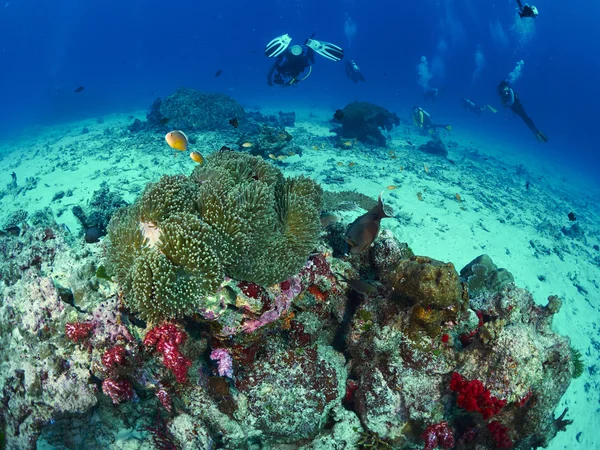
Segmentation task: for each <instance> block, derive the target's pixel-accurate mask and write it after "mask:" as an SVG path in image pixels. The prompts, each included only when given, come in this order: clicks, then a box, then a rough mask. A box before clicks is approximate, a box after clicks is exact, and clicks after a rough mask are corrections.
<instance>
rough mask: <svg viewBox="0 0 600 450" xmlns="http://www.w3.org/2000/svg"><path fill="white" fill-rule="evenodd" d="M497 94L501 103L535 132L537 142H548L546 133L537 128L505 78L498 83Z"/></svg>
mask: <svg viewBox="0 0 600 450" xmlns="http://www.w3.org/2000/svg"><path fill="white" fill-rule="evenodd" d="M498 95H499V96H500V99H501V100H502V105H504V107H505V108H510V110H511V111H512V112H513V113H515V114H516V115H517V116H519V117H520V118H521V119H523V122H525V125H527V126H528V127H529V129H530V130H531V131H533V134H535V138H536V139H537V140H538V142H548V138H547V137H546V135H545V134H544V133H542V132H541V131H540V130H538V129H537V127H536V126H535V124H534V123H533V120H532V119H531V117H529V115H528V114H527V113H526V112H525V108H524V107H523V104H522V103H521V99H520V98H519V96H518V95H517V94H516V93H515V91H513V89H512V88H511V87H510V84H509V82H508V81H506V80H505V81H501V82H500V84H499V85H498Z"/></svg>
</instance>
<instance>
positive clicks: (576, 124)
mask: <svg viewBox="0 0 600 450" xmlns="http://www.w3.org/2000/svg"><path fill="white" fill-rule="evenodd" d="M538 7H539V8H540V9H541V11H542V13H541V17H543V20H539V21H536V22H535V23H534V22H533V21H529V22H528V23H523V21H522V20H520V19H519V18H518V17H517V15H516V13H515V11H516V4H515V2H514V1H511V0H501V1H497V2H492V3H490V2H477V1H472V0H470V1H469V0H465V1H452V0H443V1H433V0H432V1H422V2H409V3H407V4H402V5H399V4H398V3H397V2H394V1H384V0H381V1H376V2H361V1H330V2H320V1H292V0H290V1H284V0H280V1H273V2H270V1H265V2H260V3H257V2H244V1H240V2H237V1H231V2H228V3H227V5H226V6H225V5H221V4H219V3H211V2H202V3H199V2H186V1H173V2H169V4H168V5H165V3H164V2H162V1H153V0H148V1H141V0H140V1H130V2H120V1H116V0H107V1H105V2H100V3H98V2H95V3H90V4H87V3H84V2H72V1H52V2H49V1H40V2H32V1H23V0H21V1H16V0H7V1H6V2H5V4H4V8H3V9H2V14H1V15H0V42H2V48H1V51H2V58H3V61H4V63H3V70H2V80H3V82H2V84H1V86H0V89H1V91H0V94H1V95H2V98H3V99H4V100H3V102H2V106H1V108H2V109H1V111H0V114H1V117H2V123H1V126H2V131H3V134H6V133H15V132H17V131H19V130H20V129H22V128H23V127H25V126H28V125H39V124H47V123H55V122H60V121H63V120H68V119H72V118H82V117H86V116H88V115H91V114H92V115H93V114H103V113H107V112H115V111H127V110H132V109H136V108H146V107H147V104H148V103H149V102H150V101H151V100H152V99H153V98H154V97H155V96H164V95H165V94H167V93H169V92H171V91H173V90H174V89H176V88H177V87H179V86H188V87H192V88H199V87H201V88H202V89H203V90H210V91H216V92H228V93H230V94H234V95H235V96H236V98H237V99H238V100H239V101H243V102H248V103H251V102H260V103H261V104H262V105H263V106H264V105H265V104H269V105H281V104H283V105H289V104H290V102H291V103H292V104H293V103H298V102H301V101H302V102H304V103H309V104H311V105H314V106H327V107H331V106H335V105H339V104H340V103H343V102H346V101H348V100H349V99H352V98H354V97H357V98H366V97H369V99H371V101H373V102H375V103H380V104H382V105H383V106H385V107H388V108H393V109H394V110H397V111H398V112H403V111H407V113H406V114H408V111H409V109H410V108H411V107H412V105H413V104H415V103H418V102H419V101H420V100H421V92H420V90H419V87H418V86H417V85H416V83H415V67H416V65H417V64H418V63H419V61H420V57H421V56H426V57H427V59H428V60H429V61H430V70H431V72H432V75H433V78H432V81H431V83H432V87H440V88H441V87H447V92H446V94H445V95H444V96H442V97H441V98H440V99H439V101H438V104H436V106H435V113H436V115H441V114H442V113H443V114H452V115H453V117H454V116H457V117H456V119H455V120H464V121H465V126H470V127H471V128H473V129H477V130H478V131H479V132H481V134H485V135H486V137H487V138H488V139H490V140H494V141H496V142H498V141H500V142H503V143H506V144H507V145H510V144H512V140H513V139H515V140H516V141H515V142H520V141H521V140H522V139H526V138H527V133H528V131H527V129H524V127H522V126H521V124H520V123H518V122H517V121H514V120H511V119H512V118H511V117H509V116H508V115H506V114H504V115H503V116H502V117H501V118H498V117H493V118H491V119H489V120H484V121H477V122H475V123H473V120H472V118H471V117H470V115H469V113H468V112H461V109H460V108H457V105H459V100H460V98H462V97H463V96H467V97H469V98H473V99H476V100H475V101H476V102H477V103H481V104H485V103H489V102H493V101H495V100H496V98H497V96H496V93H495V89H494V88H495V86H496V84H497V83H498V82H499V81H500V80H502V79H505V78H506V77H507V76H508V73H509V72H511V71H512V70H513V69H514V67H515V66H516V64H517V62H518V61H520V60H523V61H524V63H525V64H524V68H523V73H522V76H521V77H520V78H519V80H518V83H517V84H516V85H515V88H516V90H517V91H518V92H520V93H521V96H522V97H523V100H524V102H525V105H526V108H527V109H528V112H529V114H530V115H531V116H532V117H533V118H534V119H535V120H536V123H538V126H539V127H540V128H541V129H542V130H544V129H547V130H552V138H551V139H550V142H549V143H548V145H546V146H544V147H537V146H535V145H531V146H530V147H529V148H528V149H527V151H529V152H536V154H539V156H540V157H543V158H548V157H550V158H559V159H560V160H561V161H563V162H566V163H568V164H575V165H577V167H578V168H580V169H582V170H586V169H588V172H589V171H592V170H593V169H592V168H596V167H598V161H599V159H598V158H599V157H598V152H597V147H596V144H597V137H596V127H597V111H598V107H599V106H600V105H599V102H600V100H599V99H600V85H599V84H598V83H597V82H596V81H595V80H597V79H598V77H599V76H600V62H599V61H598V58H595V57H594V56H593V55H596V54H598V51H599V50H600V48H599V47H600V44H599V39H598V36H597V35H596V30H595V23H596V19H597V18H598V16H599V15H600V5H598V4H597V3H596V2H592V1H587V2H585V1H580V2H577V3H576V4H574V5H570V4H567V3H565V2H558V1H545V2H544V3H543V4H541V5H539V6H538ZM24 17H26V18H27V19H26V20H23V18H24ZM348 18H349V20H350V21H351V23H350V30H349V31H348V32H347V33H345V31H344V30H345V28H344V26H345V24H346V23H347V20H348ZM284 33H288V34H290V35H291V36H292V37H293V38H294V39H295V42H298V41H303V40H304V39H305V38H307V37H309V36H310V35H311V34H312V33H316V34H315V37H316V38H317V39H322V40H325V41H328V42H334V43H337V44H338V45H341V46H342V47H344V49H345V50H346V58H352V59H355V60H356V61H357V62H358V63H359V65H360V66H361V68H362V71H363V73H364V74H365V76H366V77H367V79H368V81H369V82H368V83H364V84H360V85H358V86H355V85H353V84H352V83H350V82H348V81H347V80H346V79H344V78H343V76H340V73H342V67H341V66H338V65H332V64H326V61H319V62H318V63H317V66H316V68H315V72H314V74H312V75H311V77H312V78H313V79H311V80H310V81H311V82H310V83H306V84H307V85H306V86H302V88H303V89H302V90H297V91H291V92H290V91H289V90H288V91H285V92H281V91H273V90H272V89H268V87H267V86H266V84H265V82H264V80H265V72H266V70H267V68H268V65H269V63H268V62H267V61H266V60H265V58H264V55H263V54H262V50H263V47H264V45H265V43H266V42H268V41H270V40H271V39H272V38H273V37H275V36H279V35H281V34H284ZM347 35H348V36H347ZM219 69H221V70H223V71H224V72H223V75H222V76H221V77H219V78H215V77H214V73H215V72H216V71H217V70H219ZM81 84H83V85H85V86H86V93H85V95H82V96H73V95H71V94H72V91H73V89H74V88H76V87H77V86H79V85H81ZM76 85H77V86H76ZM336 109H337V108H336ZM567 147H568V148H569V149H570V151H568V152H566V151H565V150H564V149H565V148H567ZM566 153H568V157H565V154H566ZM591 173H593V171H592V172H591Z"/></svg>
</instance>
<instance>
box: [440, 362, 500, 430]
mask: <svg viewBox="0 0 600 450" xmlns="http://www.w3.org/2000/svg"><path fill="white" fill-rule="evenodd" d="M450 390H451V391H454V392H456V393H458V396H457V398H456V404H457V405H458V406H460V407H461V408H464V409H466V410H467V411H474V412H479V413H481V415H482V416H483V418H484V420H487V419H489V418H490V417H492V416H494V415H496V414H498V412H499V411H500V410H501V409H502V408H503V407H504V405H506V400H500V399H498V398H497V397H494V396H493V395H492V394H491V393H490V391H489V390H488V389H486V387H485V386H484V385H483V383H482V382H481V381H479V380H466V379H465V378H464V377H463V376H462V375H460V374H459V373H457V372H454V373H453V374H452V378H451V379H450Z"/></svg>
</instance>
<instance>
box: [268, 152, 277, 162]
mask: <svg viewBox="0 0 600 450" xmlns="http://www.w3.org/2000/svg"><path fill="white" fill-rule="evenodd" d="M269 158H271V159H272V160H274V161H277V156H275V155H274V154H273V153H269Z"/></svg>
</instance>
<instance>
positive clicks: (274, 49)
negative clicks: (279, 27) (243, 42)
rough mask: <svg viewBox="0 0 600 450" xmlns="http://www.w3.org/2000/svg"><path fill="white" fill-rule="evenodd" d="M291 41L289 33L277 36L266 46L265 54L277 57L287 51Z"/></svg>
mask: <svg viewBox="0 0 600 450" xmlns="http://www.w3.org/2000/svg"><path fill="white" fill-rule="evenodd" d="M290 42H292V38H291V37H290V35H289V34H287V33H286V34H284V35H282V36H278V37H276V38H275V39H273V40H272V41H271V42H269V43H268V44H267V46H266V48H265V55H267V56H268V57H269V58H276V57H277V56H279V55H281V54H282V53H283V52H285V51H286V49H287V48H288V46H289V45H290Z"/></svg>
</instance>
